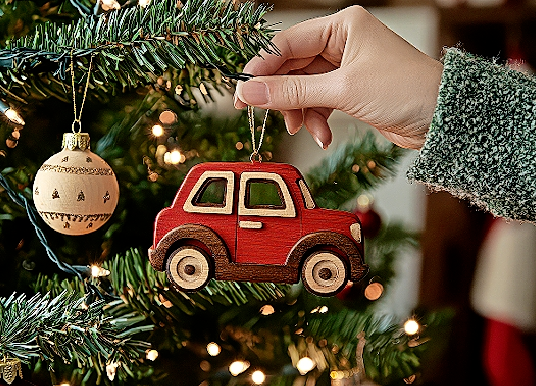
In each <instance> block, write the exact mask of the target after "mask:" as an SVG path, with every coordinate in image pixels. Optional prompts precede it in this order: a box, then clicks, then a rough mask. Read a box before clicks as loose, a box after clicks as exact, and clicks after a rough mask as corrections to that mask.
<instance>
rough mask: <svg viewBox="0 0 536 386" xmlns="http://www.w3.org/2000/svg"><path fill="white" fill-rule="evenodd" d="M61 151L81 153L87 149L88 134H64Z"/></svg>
mask: <svg viewBox="0 0 536 386" xmlns="http://www.w3.org/2000/svg"><path fill="white" fill-rule="evenodd" d="M61 147H62V149H64V150H65V149H69V150H76V149H80V150H82V151H84V150H87V149H89V147H90V146H89V134H88V133H64V134H63V142H62V144H61Z"/></svg>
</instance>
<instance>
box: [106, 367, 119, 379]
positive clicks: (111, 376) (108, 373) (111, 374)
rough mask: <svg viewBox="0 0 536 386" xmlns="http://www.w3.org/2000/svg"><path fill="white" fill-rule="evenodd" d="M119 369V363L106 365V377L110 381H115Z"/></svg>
mask: <svg viewBox="0 0 536 386" xmlns="http://www.w3.org/2000/svg"><path fill="white" fill-rule="evenodd" d="M118 367H119V364H118V363H115V362H112V363H108V364H107V365H106V376H107V377H108V379H109V380H110V381H113V380H114V378H115V373H116V369H117V368H118Z"/></svg>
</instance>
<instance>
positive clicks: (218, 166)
mask: <svg viewBox="0 0 536 386" xmlns="http://www.w3.org/2000/svg"><path fill="white" fill-rule="evenodd" d="M209 170H210V171H231V172H235V173H242V172H257V171H262V172H272V173H278V174H281V175H284V176H289V177H295V178H303V176H302V174H301V173H300V171H299V170H298V169H297V168H296V167H294V166H292V165H289V164H285V163H278V162H203V163H200V164H197V165H195V166H194V167H192V169H191V170H190V174H195V175H200V174H201V173H203V172H205V171H209Z"/></svg>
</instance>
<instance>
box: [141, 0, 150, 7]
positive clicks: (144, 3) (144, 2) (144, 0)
mask: <svg viewBox="0 0 536 386" xmlns="http://www.w3.org/2000/svg"><path fill="white" fill-rule="evenodd" d="M138 4H139V6H140V7H142V8H145V7H147V6H148V5H149V4H151V0H138Z"/></svg>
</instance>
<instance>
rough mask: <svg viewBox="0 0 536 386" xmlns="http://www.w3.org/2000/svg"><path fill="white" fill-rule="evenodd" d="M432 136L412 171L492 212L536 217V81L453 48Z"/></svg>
mask: <svg viewBox="0 0 536 386" xmlns="http://www.w3.org/2000/svg"><path fill="white" fill-rule="evenodd" d="M443 64H444V70H443V75H442V79H441V86H440V88H439V97H438V102H437V106H436V110H435V113H434V117H433V120H432V124H431V126H430V131H429V132H428V135H427V138H426V142H425V144H424V146H423V148H422V149H421V150H420V152H419V154H418V156H417V159H416V160H415V162H414V164H413V165H412V167H410V169H409V170H408V178H409V180H410V181H415V182H419V183H423V184H425V185H427V186H429V187H430V188H432V189H435V190H446V191H448V192H450V193H452V194H453V195H454V196H457V197H460V198H463V199H468V200H469V201H470V202H471V203H473V204H475V205H477V206H479V207H481V208H484V209H486V210H488V211H490V212H491V213H493V214H495V215H497V216H501V217H506V218H511V219H517V220H529V221H536V80H535V78H533V77H531V76H529V75H527V74H524V73H521V72H519V71H515V70H511V69H509V68H507V67H504V66H501V65H498V64H496V63H493V62H489V61H486V60H484V59H481V58H478V57H475V56H472V55H470V54H467V53H465V52H462V51H460V50H458V49H455V48H451V49H449V50H447V52H446V54H445V56H444V58H443Z"/></svg>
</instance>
